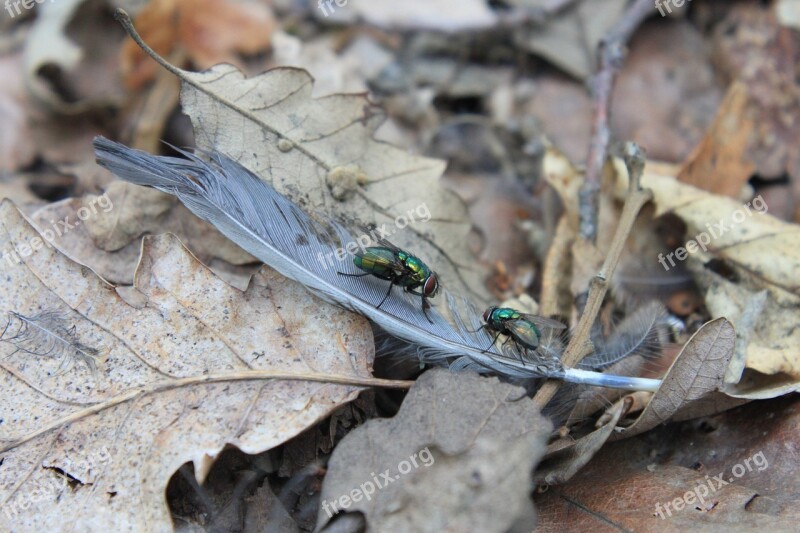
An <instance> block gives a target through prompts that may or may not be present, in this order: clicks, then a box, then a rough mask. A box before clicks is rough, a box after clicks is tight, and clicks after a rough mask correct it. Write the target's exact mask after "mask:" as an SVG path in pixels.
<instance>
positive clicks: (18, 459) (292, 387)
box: [0, 201, 397, 531]
mask: <svg viewBox="0 0 800 533" xmlns="http://www.w3.org/2000/svg"><path fill="white" fill-rule="evenodd" d="M36 239H40V236H39V234H38V233H37V232H36V231H35V230H34V229H33V228H32V227H31V226H30V225H29V224H28V223H27V222H26V221H25V219H24V218H23V216H22V215H21V214H20V212H19V211H18V210H17V209H16V208H15V207H14V206H13V204H11V202H8V201H6V202H3V203H2V204H0V250H13V251H15V252H16V253H17V254H19V257H20V259H21V262H19V263H15V264H13V265H6V268H4V269H3V272H2V276H3V283H2V284H0V309H2V310H3V311H4V312H5V313H6V314H7V313H9V312H14V313H19V314H21V315H24V316H26V317H28V318H29V319H30V320H31V324H30V327H29V328H28V330H29V331H27V332H26V331H25V330H24V329H23V330H21V329H20V326H19V324H18V322H19V318H17V317H18V315H13V316H12V315H9V317H10V319H11V324H10V327H9V328H7V330H6V331H5V333H4V334H3V335H4V336H3V340H2V341H0V388H2V390H3V395H2V399H0V506H2V508H3V511H4V512H3V513H0V530H6V531H8V530H12V529H15V530H25V531H34V530H35V531H58V530H61V529H63V528H64V517H65V516H66V515H69V516H70V517H71V521H70V524H69V525H70V526H71V527H74V528H75V529H76V530H82V531H108V530H109V529H113V530H115V531H130V530H137V531H140V530H147V531H164V530H170V529H171V527H172V526H171V519H170V513H169V510H168V508H167V503H166V500H165V494H164V492H165V488H166V486H167V483H168V481H169V479H170V477H171V476H172V474H173V473H174V472H175V471H176V470H177V469H178V468H179V467H180V466H181V465H182V464H184V463H186V462H187V461H193V462H194V467H195V473H196V474H195V475H196V477H197V479H198V481H199V482H202V481H203V479H204V478H205V476H206V475H207V473H208V471H209V469H210V467H211V463H212V462H213V461H214V459H215V458H216V457H217V455H218V454H219V453H220V452H221V451H222V449H223V448H224V447H225V446H228V445H231V446H236V447H237V448H239V449H241V450H242V451H244V452H246V453H259V452H262V451H264V450H267V449H270V448H272V447H274V446H277V445H279V444H281V443H283V442H285V441H286V440H288V439H290V438H292V437H294V436H295V435H297V434H298V433H300V432H301V431H303V430H304V429H306V428H308V427H309V426H311V425H312V424H314V423H316V422H317V421H318V420H320V419H322V418H324V417H326V416H328V415H329V414H330V413H331V411H333V410H334V409H336V408H337V407H338V406H340V405H342V404H343V403H345V402H348V401H350V400H352V399H353V398H355V396H356V394H357V393H358V391H359V390H360V387H359V385H360V386H369V385H370V384H377V383H379V382H382V381H381V380H376V379H374V378H371V377H370V365H371V361H372V357H373V350H374V344H373V339H372V335H371V333H370V330H369V327H368V325H367V323H366V321H365V320H364V319H363V318H361V317H358V316H357V315H354V314H351V313H346V312H343V311H341V310H340V309H338V308H336V307H333V306H331V305H328V304H325V303H323V302H321V301H319V300H317V299H316V298H315V297H313V296H311V295H310V294H309V293H308V292H307V291H306V290H305V288H304V287H302V286H301V285H298V284H297V283H294V282H291V281H289V280H287V279H285V278H283V277H282V276H280V275H278V274H277V273H276V272H274V271H273V270H271V269H269V268H267V267H263V268H262V270H261V271H260V272H259V273H258V274H257V275H256V276H254V278H253V280H252V281H251V284H250V286H249V287H248V289H247V290H246V291H244V292H242V291H239V290H238V289H235V288H233V287H231V286H229V285H227V284H225V283H224V282H222V281H221V280H219V279H218V278H216V277H215V276H214V275H213V274H212V273H211V272H210V271H209V270H208V269H207V268H206V267H205V266H203V265H202V264H200V263H199V262H198V261H197V260H196V259H194V257H192V256H191V255H190V254H189V253H188V252H187V251H186V250H185V249H184V248H183V247H182V246H181V245H180V243H179V241H178V240H177V238H175V237H174V236H172V235H161V236H157V237H148V238H146V239H145V240H144V244H143V251H142V255H141V259H140V264H139V267H138V269H137V272H136V277H135V284H134V287H133V288H129V290H128V291H125V292H122V291H121V290H120V289H116V290H115V288H114V287H113V286H111V285H109V284H108V283H106V282H104V281H103V280H102V279H100V278H99V277H97V276H96V275H95V274H94V273H93V272H92V271H91V270H89V269H88V268H86V267H83V266H81V265H79V264H76V263H74V262H73V261H71V260H69V259H67V258H66V257H65V256H63V255H61V254H60V253H58V252H57V251H56V250H54V249H53V248H52V247H48V246H41V241H39V246H36V247H35V249H33V250H32V252H31V253H28V254H21V251H22V247H23V246H26V245H31V248H33V246H32V244H33V243H34V242H35V241H36ZM123 294H124V295H125V296H124V297H123V296H122V295H123ZM43 312H45V313H46V314H48V315H49V316H50V319H49V320H44V319H42V318H41V317H42V316H43V315H42V313H43ZM37 317H38V318H37ZM53 317H55V318H53ZM15 320H16V321H17V322H15ZM58 321H60V322H61V323H63V326H62V327H60V328H54V327H52V324H54V323H55V322H58ZM34 330H35V331H34ZM0 331H2V330H0ZM20 331H22V332H23V335H22V338H20V337H19V336H18V335H17V338H16V339H14V338H13V337H14V336H15V335H14V334H17V333H19V332H20ZM59 332H61V334H62V335H61V338H60V339H57V338H55V337H54V335H55V334H57V333H59ZM65 339H66V340H65ZM87 353H88V355H87ZM37 354H38V355H37ZM79 354H83V355H84V357H83V358H78V357H77V356H78V355H79ZM89 357H92V360H91V361H90V362H91V363H92V364H85V363H87V361H86V360H87V358H89ZM64 358H75V359H77V360H76V361H74V364H72V365H70V366H68V368H69V369H68V370H66V371H65V372H62V373H60V374H59V373H58V372H57V370H58V367H59V365H60V362H61V361H62V360H63V359H64ZM92 365H94V366H95V367H96V371H95V372H92V371H91V370H90V367H91V366H92ZM392 383H397V382H392ZM63 476H68V477H69V479H70V480H71V481H70V483H62V482H61V480H62V479H64V477H63ZM48 487H49V489H47V488H48Z"/></svg>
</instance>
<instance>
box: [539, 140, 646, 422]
mask: <svg viewBox="0 0 800 533" xmlns="http://www.w3.org/2000/svg"><path fill="white" fill-rule="evenodd" d="M624 155H625V166H626V167H627V168H628V179H629V182H628V196H627V198H626V199H625V206H624V207H623V208H622V215H620V220H619V225H618V226H617V231H616V233H615V234H614V240H613V241H611V246H610V247H609V250H608V253H607V254H606V259H605V261H604V262H603V266H602V267H601V268H600V272H598V273H597V275H596V276H595V277H594V278H592V281H591V284H590V287H589V297H588V299H587V301H586V307H585V309H584V310H583V314H581V318H580V320H579V321H578V327H577V328H576V330H575V334H574V335H573V336H572V339H570V341H569V344H568V345H567V349H566V350H565V351H564V357H563V358H562V363H563V364H564V366H565V367H568V368H572V367H575V365H577V364H578V363H580V361H581V360H582V359H583V358H584V357H585V356H586V355H587V354H588V353H589V352H590V351H591V344H590V341H589V334H590V333H591V330H592V325H593V324H594V322H595V320H596V319H597V314H598V313H599V312H600V306H601V305H602V304H603V299H604V298H605V296H606V292H607V291H608V280H609V279H611V276H612V275H613V274H614V270H616V268H617V263H619V258H620V256H621V255H622V248H623V246H624V245H625V241H626V240H627V239H628V235H630V232H631V229H632V228H633V223H634V222H635V221H636V216H637V215H638V214H639V210H641V208H642V206H644V204H646V203H647V202H649V201H650V199H651V198H652V197H653V193H652V191H650V189H642V187H641V179H642V171H643V170H644V161H645V158H644V154H643V153H642V151H641V149H640V148H639V147H638V146H637V145H636V144H635V143H632V142H629V143H627V144H626V145H625V154H624ZM559 385H560V383H559V382H554V381H547V382H545V384H544V385H542V387H541V388H540V389H539V390H538V391H537V392H536V396H534V398H533V399H534V402H536V404H537V405H538V406H539V407H544V406H545V405H547V403H548V402H549V401H550V400H551V399H552V398H553V396H554V395H555V393H556V391H557V390H558V387H559Z"/></svg>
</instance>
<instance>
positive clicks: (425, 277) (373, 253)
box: [339, 240, 439, 323]
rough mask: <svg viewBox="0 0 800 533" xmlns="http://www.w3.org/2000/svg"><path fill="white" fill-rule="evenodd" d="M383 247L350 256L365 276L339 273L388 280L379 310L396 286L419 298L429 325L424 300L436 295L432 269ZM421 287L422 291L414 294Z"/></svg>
mask: <svg viewBox="0 0 800 533" xmlns="http://www.w3.org/2000/svg"><path fill="white" fill-rule="evenodd" d="M380 244H381V245H382V246H372V247H368V248H364V249H363V250H364V251H363V252H356V253H355V254H354V257H353V264H354V265H355V266H357V267H358V268H359V269H361V270H363V271H364V272H365V273H364V274H347V273H345V272H339V274H342V275H343V276H351V277H356V278H360V277H363V276H375V277H376V278H380V279H385V280H386V281H390V282H391V283H389V290H387V291H386V296H384V297H383V300H381V303H379V304H378V308H380V306H382V305H383V302H385V301H386V298H388V297H389V294H391V292H392V287H394V286H395V285H399V286H401V287H403V289H405V291H406V292H410V293H411V294H415V295H417V296H421V297H422V312H423V313H424V314H425V318H427V319H428V322H431V323H433V322H432V321H431V319H430V317H428V312H427V309H428V306H429V304H428V302H427V298H433V297H434V296H436V293H437V292H439V277H438V276H437V275H436V272H434V271H433V270H431V269H430V268H429V267H428V265H426V264H425V263H423V262H422V260H421V259H420V258H418V257H416V256H414V255H411V254H410V253H408V252H406V251H405V250H401V249H400V248H397V247H396V246H394V245H392V244H391V243H389V242H387V241H384V240H381V241H380ZM420 287H421V292H417V291H415V289H419V288H420Z"/></svg>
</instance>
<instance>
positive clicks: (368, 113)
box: [174, 65, 488, 303]
mask: <svg viewBox="0 0 800 533" xmlns="http://www.w3.org/2000/svg"><path fill="white" fill-rule="evenodd" d="M174 72H175V73H176V74H177V75H178V76H179V77H181V79H182V80H183V88H182V92H181V103H182V105H183V108H184V111H185V112H186V114H188V115H189V116H190V117H191V119H192V123H193V125H194V131H195V139H196V142H197V145H198V146H199V147H200V148H202V149H207V150H211V149H214V150H217V151H220V152H223V153H226V154H228V155H229V156H231V157H233V158H234V159H236V160H237V161H238V162H239V163H240V164H242V165H244V166H245V167H247V168H248V169H250V170H251V171H253V172H254V173H256V174H257V175H259V176H261V177H262V178H263V179H265V180H266V181H268V182H269V183H270V184H272V185H273V186H274V187H275V189H276V190H278V192H280V193H282V194H284V195H285V196H287V197H288V198H290V199H291V200H293V201H294V202H296V203H297V204H299V205H300V206H301V207H302V208H303V209H305V210H307V211H309V212H312V213H318V214H320V215H327V216H334V217H335V216H343V217H345V218H348V219H352V220H357V221H360V222H361V223H364V224H370V223H374V224H376V225H378V226H381V225H383V226H385V228H386V230H388V231H389V233H388V234H387V235H386V238H388V239H389V240H391V241H392V242H393V243H394V244H395V245H397V246H399V247H400V248H404V249H408V250H413V251H414V253H415V254H416V255H418V256H419V257H420V258H422V259H423V261H425V262H426V263H427V264H428V265H430V266H431V267H432V268H433V269H434V270H435V271H436V272H437V273H438V274H439V278H440V279H442V280H446V281H445V284H446V286H447V288H448V290H451V291H452V292H454V293H461V294H469V295H471V296H472V297H473V298H474V299H475V300H477V301H479V302H481V303H485V302H486V301H487V298H488V294H487V291H486V289H485V288H484V283H483V277H484V275H485V273H484V269H483V267H482V266H481V265H479V264H478V263H477V262H476V261H475V259H474V257H473V256H472V254H471V253H470V251H469V249H468V248H467V246H466V242H467V235H468V233H469V231H470V228H471V224H470V222H469V218H468V215H467V211H466V208H465V206H464V205H463V203H462V202H461V201H460V200H459V198H458V197H457V196H456V195H455V194H453V193H452V192H451V191H449V190H447V189H445V188H444V187H442V186H441V184H440V181H439V178H440V176H441V174H442V171H443V170H444V162H443V161H439V160H435V159H428V158H424V157H419V156H416V155H413V154H410V153H408V152H407V151H405V150H400V149H398V148H395V147H393V146H391V145H388V144H386V143H382V142H379V141H376V140H375V139H374V138H373V134H374V132H375V129H376V128H377V127H378V126H379V125H380V124H381V122H382V121H383V113H382V111H381V110H380V109H378V108H377V107H376V106H374V105H373V104H371V103H370V102H369V100H368V99H367V98H366V97H365V96H364V95H347V94H336V95H331V96H327V97H324V98H316V99H315V98H312V96H311V92H312V85H313V80H312V78H311V77H310V76H309V74H308V73H307V72H305V71H303V70H299V69H292V68H277V69H274V70H271V71H268V72H266V73H264V74H261V75H260V76H256V77H253V78H245V77H244V75H243V74H242V73H241V72H240V71H238V70H237V69H236V68H235V67H232V66H231V65H216V66H215V67H213V68H211V69H209V70H207V71H205V72H199V73H192V72H186V71H182V70H179V69H175V70H174ZM406 225H407V227H406Z"/></svg>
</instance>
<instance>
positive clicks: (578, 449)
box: [534, 406, 628, 485]
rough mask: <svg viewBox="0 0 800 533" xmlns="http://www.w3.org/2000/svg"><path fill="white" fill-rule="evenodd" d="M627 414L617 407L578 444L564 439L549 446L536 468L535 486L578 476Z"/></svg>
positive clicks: (559, 482) (568, 438)
mask: <svg viewBox="0 0 800 533" xmlns="http://www.w3.org/2000/svg"><path fill="white" fill-rule="evenodd" d="M627 410H628V409H627V408H626V407H623V406H620V408H618V409H616V410H615V411H614V413H613V415H612V416H611V419H610V420H609V421H608V422H607V423H606V424H605V425H603V426H602V427H600V428H599V429H596V430H594V431H592V432H591V433H589V434H588V435H584V436H583V437H580V438H579V439H577V440H575V439H574V438H571V437H565V438H564V439H562V440H561V441H559V442H554V443H552V444H550V445H549V446H548V447H547V454H546V455H545V456H544V459H543V460H542V462H541V463H540V464H539V466H538V467H537V468H536V472H535V477H534V480H535V482H536V483H539V484H541V483H544V484H547V485H558V484H561V483H564V482H566V481H567V480H569V479H570V478H571V477H572V476H574V475H575V474H576V473H578V471H579V470H580V469H581V468H583V467H584V466H586V464H587V463H588V462H589V461H590V460H591V459H592V457H594V455H595V454H596V453H597V452H598V451H599V450H600V448H602V447H603V444H605V443H606V441H607V440H608V438H609V437H610V436H611V434H612V433H613V432H614V428H615V427H616V426H617V423H618V422H619V419H620V418H621V417H622V415H623V414H625V413H626V412H627Z"/></svg>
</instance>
